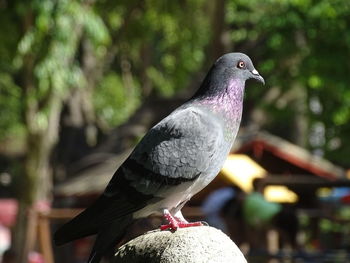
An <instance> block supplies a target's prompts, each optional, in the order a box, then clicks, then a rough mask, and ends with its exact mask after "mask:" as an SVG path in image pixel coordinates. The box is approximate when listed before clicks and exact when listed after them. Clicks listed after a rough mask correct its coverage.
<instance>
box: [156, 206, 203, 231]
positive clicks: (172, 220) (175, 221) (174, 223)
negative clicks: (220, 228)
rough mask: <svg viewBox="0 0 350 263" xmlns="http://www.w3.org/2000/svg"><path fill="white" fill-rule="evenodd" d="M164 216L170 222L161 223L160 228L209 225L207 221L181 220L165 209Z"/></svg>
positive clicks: (174, 229)
mask: <svg viewBox="0 0 350 263" xmlns="http://www.w3.org/2000/svg"><path fill="white" fill-rule="evenodd" d="M163 216H164V218H165V219H166V220H167V221H168V222H169V224H165V225H161V226H160V230H162V231H163V230H167V229H170V230H173V231H176V230H177V229H178V228H185V227H192V226H204V225H208V224H207V223H206V222H191V223H189V222H187V221H186V220H181V219H180V218H176V217H174V216H172V215H171V214H170V212H169V211H168V210H164V215H163Z"/></svg>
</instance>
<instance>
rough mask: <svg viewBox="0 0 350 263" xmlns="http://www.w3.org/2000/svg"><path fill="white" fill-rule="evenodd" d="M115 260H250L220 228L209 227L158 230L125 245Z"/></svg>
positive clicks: (195, 262)
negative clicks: (173, 230)
mask: <svg viewBox="0 0 350 263" xmlns="http://www.w3.org/2000/svg"><path fill="white" fill-rule="evenodd" d="M112 262H113V263H130V262H133V263H141V262H147V263H204V262H208V263H231V262H232V263H247V261H246V259H245V258H244V256H243V254H242V252H241V251H240V250H239V248H238V247H237V246H236V244H235V243H233V242H232V240H231V239H230V238H229V237H228V236H226V235H225V234H224V233H223V232H221V231H220V230H217V229H215V228H213V227H208V226H199V227H189V228H180V229H178V230H176V231H175V232H170V231H160V230H154V231H151V232H147V233H145V234H143V235H142V236H139V237H137V238H135V239H133V240H131V241H129V242H128V243H126V244H124V245H123V246H121V247H120V248H119V249H118V250H117V252H116V254H115V256H114V260H113V261H112Z"/></svg>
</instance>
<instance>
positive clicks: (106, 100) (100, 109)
mask: <svg viewBox="0 0 350 263" xmlns="http://www.w3.org/2000/svg"><path fill="white" fill-rule="evenodd" d="M138 90H139V85H138V84H137V83H136V82H135V81H133V83H132V86H131V87H129V89H126V88H125V87H124V83H123V80H122V78H121V77H120V76H119V75H117V74H114V73H110V74H108V75H107V76H106V77H105V78H104V79H103V80H102V82H101V83H100V85H99V87H97V89H96V90H95V92H94V96H93V101H94V105H95V108H96V113H97V114H98V116H100V118H101V119H103V120H104V121H106V122H107V123H108V124H109V125H113V126H116V125H118V124H121V123H123V122H125V121H126V120H127V119H128V117H129V116H130V115H131V113H132V112H134V110H135V109H136V107H137V106H138V105H139V104H140V96H139V93H138Z"/></svg>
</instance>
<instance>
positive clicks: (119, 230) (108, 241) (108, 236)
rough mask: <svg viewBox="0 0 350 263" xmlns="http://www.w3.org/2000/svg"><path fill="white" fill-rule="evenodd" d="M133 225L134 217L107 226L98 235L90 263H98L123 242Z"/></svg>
mask: <svg viewBox="0 0 350 263" xmlns="http://www.w3.org/2000/svg"><path fill="white" fill-rule="evenodd" d="M132 223H133V219H132V215H131V214H129V215H127V216H124V217H121V218H118V219H116V220H115V221H113V222H112V223H111V224H109V225H107V226H105V227H104V228H103V229H102V230H101V231H99V233H98V234H97V237H96V240H95V244H94V246H93V248H92V251H91V254H90V257H89V260H88V263H98V262H100V260H101V259H102V257H103V255H106V254H107V253H108V252H109V251H110V250H112V249H114V247H115V246H116V245H117V244H118V243H119V242H120V241H121V239H122V238H123V236H124V234H125V232H126V229H127V228H128V227H129V226H130V225H131V224H132Z"/></svg>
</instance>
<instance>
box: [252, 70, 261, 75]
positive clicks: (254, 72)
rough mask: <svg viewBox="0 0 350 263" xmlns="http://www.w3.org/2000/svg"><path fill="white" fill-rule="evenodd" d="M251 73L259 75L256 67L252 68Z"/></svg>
mask: <svg viewBox="0 0 350 263" xmlns="http://www.w3.org/2000/svg"><path fill="white" fill-rule="evenodd" d="M252 73H253V75H260V74H259V72H258V71H257V70H256V69H253V71H252Z"/></svg>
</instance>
